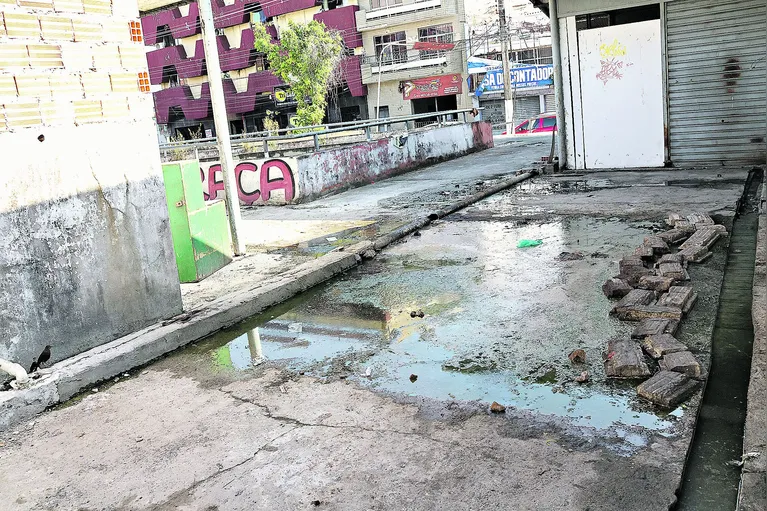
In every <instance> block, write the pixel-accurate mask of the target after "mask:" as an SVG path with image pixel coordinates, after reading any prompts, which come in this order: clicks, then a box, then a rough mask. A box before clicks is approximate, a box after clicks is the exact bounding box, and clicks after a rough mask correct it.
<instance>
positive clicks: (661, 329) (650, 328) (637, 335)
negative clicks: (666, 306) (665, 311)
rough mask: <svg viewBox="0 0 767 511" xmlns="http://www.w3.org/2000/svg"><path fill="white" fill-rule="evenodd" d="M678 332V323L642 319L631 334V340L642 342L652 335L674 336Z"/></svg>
mask: <svg viewBox="0 0 767 511" xmlns="http://www.w3.org/2000/svg"><path fill="white" fill-rule="evenodd" d="M677 330H679V321H675V320H671V319H660V318H648V319H643V320H642V321H640V322H639V324H638V325H637V326H636V328H634V331H633V332H632V333H631V338H632V339H637V340H642V339H644V338H646V337H651V336H653V335H660V334H669V335H676V332H677Z"/></svg>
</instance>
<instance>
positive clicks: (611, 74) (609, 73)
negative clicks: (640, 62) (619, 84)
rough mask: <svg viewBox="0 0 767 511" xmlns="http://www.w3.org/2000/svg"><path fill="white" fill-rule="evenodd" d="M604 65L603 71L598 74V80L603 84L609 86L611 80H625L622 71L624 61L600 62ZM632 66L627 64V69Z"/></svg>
mask: <svg viewBox="0 0 767 511" xmlns="http://www.w3.org/2000/svg"><path fill="white" fill-rule="evenodd" d="M600 62H601V63H602V69H600V70H599V73H597V79H599V80H602V83H603V84H605V85H607V82H609V81H610V80H613V79H614V80H620V79H621V78H623V73H621V71H622V70H623V65H624V63H623V61H622V60H616V59H610V60H600ZM631 65H632V64H626V67H630V66H631Z"/></svg>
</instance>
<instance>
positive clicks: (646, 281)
mask: <svg viewBox="0 0 767 511" xmlns="http://www.w3.org/2000/svg"><path fill="white" fill-rule="evenodd" d="M674 282H675V281H674V279H672V278H670V277H658V276H655V275H646V276H644V277H642V278H641V279H639V284H638V285H637V287H638V288H639V289H647V290H649V291H655V292H656V293H665V292H667V291H668V290H669V289H670V288H671V286H673V285H674Z"/></svg>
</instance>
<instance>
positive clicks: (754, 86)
mask: <svg viewBox="0 0 767 511" xmlns="http://www.w3.org/2000/svg"><path fill="white" fill-rule="evenodd" d="M666 5H667V7H666V41H667V42H666V52H667V60H668V100H669V151H670V157H671V161H672V162H673V163H674V164H679V165H691V164H696V163H701V162H703V163H714V162H715V163H727V162H734V163H737V162H743V163H764V162H765V159H767V141H765V138H767V114H765V112H767V61H766V60H765V55H766V54H767V39H766V38H765V32H766V31H767V1H766V0H741V1H739V2H731V1H723V0H675V1H674V2H669V3H668V4H666Z"/></svg>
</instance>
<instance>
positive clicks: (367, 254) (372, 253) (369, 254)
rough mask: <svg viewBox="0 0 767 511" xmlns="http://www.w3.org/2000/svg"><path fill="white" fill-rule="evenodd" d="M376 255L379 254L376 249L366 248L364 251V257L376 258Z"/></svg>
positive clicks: (368, 258)
mask: <svg viewBox="0 0 767 511" xmlns="http://www.w3.org/2000/svg"><path fill="white" fill-rule="evenodd" d="M376 255H377V254H376V251H375V250H366V251H365V252H363V253H362V258H363V259H367V260H370V259H375V258H376Z"/></svg>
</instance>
